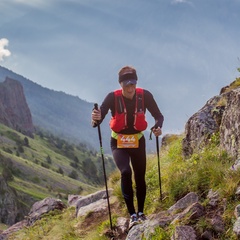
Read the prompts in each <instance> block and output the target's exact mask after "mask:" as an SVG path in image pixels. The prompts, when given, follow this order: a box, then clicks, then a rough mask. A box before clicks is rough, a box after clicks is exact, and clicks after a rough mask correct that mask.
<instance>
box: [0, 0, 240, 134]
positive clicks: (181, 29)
mask: <svg viewBox="0 0 240 240" xmlns="http://www.w3.org/2000/svg"><path fill="white" fill-rule="evenodd" d="M239 11H240V0H131V1H129V0H121V1H116V0H101V1H100V0H31V1H29V0H1V2H0V65H2V66H4V67H7V68H9V69H10V70H12V71H14V72H16V73H18V74H20V75H23V76H24V77H26V78H28V79H30V80H32V81H33V82H36V83H38V84H40V85H42V86H43V87H47V88H50V89H54V90H57V91H63V92H66V93H68V94H71V95H74V96H79V97H80V98H81V99H83V100H86V101H88V102H97V103H99V104H101V102H102V100H103V98H104V97H105V95H106V94H107V93H108V92H110V91H112V90H114V89H116V88H119V85H118V75H117V74H118V71H119V69H120V68H121V67H122V66H125V65H132V66H134V67H135V68H136V69H137V73H138V78H139V81H138V86H139V87H143V88H146V89H148V90H150V91H151V92H152V93H153V95H154V97H155V99H156V101H157V102H158V104H159V107H160V109H161V111H162V112H163V114H164V116H165V123H164V129H163V130H164V133H168V132H182V131H183V130H184V125H185V123H186V121H187V120H188V118H189V117H190V116H191V115H192V114H194V113H195V112H196V111H198V110H199V109H200V108H201V107H202V106H203V105H204V104H205V103H206V101H207V100H208V99H209V98H211V97H213V96H215V95H217V94H219V92H220V89H221V88H222V87H224V86H226V85H228V84H229V83H231V82H232V81H233V80H234V79H235V78H236V77H238V76H239V72H238V71H237V68H238V67H239V66H240V60H239V57H240V44H239V39H240V31H239V22H240V21H239V19H240V17H239Z"/></svg>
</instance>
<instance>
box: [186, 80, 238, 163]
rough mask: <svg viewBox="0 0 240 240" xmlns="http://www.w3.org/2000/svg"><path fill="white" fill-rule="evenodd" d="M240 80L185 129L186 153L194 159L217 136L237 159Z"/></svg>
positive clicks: (200, 111) (202, 109) (190, 121)
mask: <svg viewBox="0 0 240 240" xmlns="http://www.w3.org/2000/svg"><path fill="white" fill-rule="evenodd" d="M239 106H240V78H239V79H236V81H234V82H233V83H232V84H230V86H227V87H225V88H223V89H222V90H221V92H220V95H218V96H215V97H213V98H211V99H210V100H208V101H207V103H206V104H205V106H203V107H202V108H201V109H200V110H199V111H198V112H197V113H195V114H194V115H193V116H191V117H190V118H189V120H188V121H187V123H186V125H185V138H184V139H183V153H184V156H185V157H189V156H191V155H192V154H193V153H194V151H199V150H201V149H202V148H203V147H204V146H206V144H208V143H209V141H211V138H213V137H214V135H215V136H216V138H219V142H220V146H221V147H222V148H223V149H225V150H226V151H227V152H228V153H229V154H230V155H232V156H233V157H234V158H238V157H239V149H240V139H239V136H240V108H239Z"/></svg>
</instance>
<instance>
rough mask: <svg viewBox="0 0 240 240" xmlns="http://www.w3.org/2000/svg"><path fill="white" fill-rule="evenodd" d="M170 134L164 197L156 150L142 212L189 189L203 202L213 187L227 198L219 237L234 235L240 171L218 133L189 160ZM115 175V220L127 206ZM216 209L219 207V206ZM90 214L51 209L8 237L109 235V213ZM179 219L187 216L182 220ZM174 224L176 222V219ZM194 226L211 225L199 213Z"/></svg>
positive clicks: (165, 234)
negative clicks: (160, 191) (82, 216)
mask: <svg viewBox="0 0 240 240" xmlns="http://www.w3.org/2000/svg"><path fill="white" fill-rule="evenodd" d="M173 139H174V140H172V141H171V142H170V143H169V144H168V145H167V146H166V147H164V148H162V149H161V152H160V161H161V178H162V190H163V201H162V202H161V201H160V200H159V197H160V194H159V182H158V164H157V158H156V155H152V156H148V162H147V175H146V180H147V187H148V189H147V199H146V205H145V206H146V209H145V211H146V214H147V215H149V214H152V213H157V212H159V211H163V210H166V209H168V208H169V207H170V206H172V205H173V204H174V203H175V202H176V201H177V200H178V199H180V198H181V197H183V196H184V195H185V194H186V193H188V192H190V191H194V192H196V193H197V194H198V195H199V197H200V202H201V204H202V205H203V206H206V195H207V193H208V191H209V190H210V189H212V190H214V191H216V190H217V191H218V192H219V194H220V199H225V201H226V203H227V204H226V206H225V210H224V214H223V218H224V222H225V229H226V231H225V232H224V233H222V234H221V235H219V236H218V238H217V239H222V240H223V239H224V240H225V239H228V240H236V239H237V238H236V236H235V235H234V234H233V232H232V226H233V223H234V221H235V220H236V219H235V217H234V213H233V212H234V207H235V206H236V205H238V203H239V202H238V198H237V196H236V194H235V191H236V188H237V187H238V183H239V174H240V172H239V171H232V170H230V167H231V165H232V164H233V159H232V158H231V157H230V156H228V155H227V154H226V152H225V151H223V150H222V149H220V148H219V138H218V136H214V137H213V138H212V141H211V144H210V145H209V146H207V147H206V148H205V149H203V150H202V151H201V152H199V153H196V154H194V155H193V156H192V157H191V158H190V159H183V157H182V146H181V141H182V136H178V137H176V138H173ZM119 178H120V176H119V173H118V171H116V172H114V173H112V174H111V177H110V180H109V186H110V187H114V195H115V197H116V200H115V203H113V206H112V211H113V223H114V224H115V222H116V218H117V217H119V216H125V217H126V216H127V212H126V208H125V205H124V204H122V203H123V199H122V197H121V193H120V183H119ZM215 210H216V211H217V209H215ZM92 215H93V214H89V215H87V216H86V217H85V218H79V219H76V218H75V217H74V209H73V208H68V209H66V210H65V211H64V212H53V213H51V214H49V215H48V216H46V217H44V218H43V219H42V220H40V221H38V222H37V224H35V225H34V226H33V227H31V228H28V229H24V230H22V231H20V232H18V233H17V234H15V235H14V236H12V238H10V239H26V240H27V239H45V240H46V239H69V240H71V239H86V240H88V239H89V240H90V239H91V240H93V239H95V240H97V239H99V240H100V239H101V240H104V239H107V238H106V237H105V236H104V235H103V233H104V231H105V230H106V229H107V228H109V223H108V216H107V213H106V215H105V216H99V217H97V218H94V217H91V216H92ZM183 221H186V220H184V219H183ZM176 224H180V222H177V223H176ZM189 224H191V223H189ZM63 226H64V227H63ZM174 227H175V226H171V227H170V228H167V229H166V228H165V229H162V228H160V227H159V228H157V229H156V231H155V233H153V234H152V238H151V239H152V240H156V239H158V240H159V239H162V240H163V239H164V240H167V239H170V238H171V235H172V233H173V231H174ZM195 229H196V230H197V231H198V232H199V233H202V232H203V231H204V230H206V229H211V225H210V224H209V221H208V219H207V218H201V219H199V221H198V222H197V223H196V224H195Z"/></svg>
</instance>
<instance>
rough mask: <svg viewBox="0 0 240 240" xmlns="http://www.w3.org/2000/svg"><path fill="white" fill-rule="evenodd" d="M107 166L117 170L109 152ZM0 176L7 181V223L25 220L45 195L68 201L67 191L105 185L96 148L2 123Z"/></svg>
mask: <svg viewBox="0 0 240 240" xmlns="http://www.w3.org/2000/svg"><path fill="white" fill-rule="evenodd" d="M105 167H106V171H107V173H109V172H112V171H113V170H114V169H115V165H114V163H113V160H112V158H111V157H109V156H107V155H106V156H105ZM0 178H2V179H3V180H4V181H6V182H7V184H3V183H1V185H0V192H1V194H0V202H1V203H3V204H0V219H1V222H2V223H6V224H9V223H11V224H13V223H15V222H16V221H19V220H20V219H23V217H24V214H26V212H28V211H29V209H30V207H31V205H32V204H33V203H34V202H36V201H38V200H41V199H43V198H45V197H49V196H51V197H58V198H61V199H63V200H64V201H67V197H68V194H86V193H90V192H93V191H96V190H97V189H99V188H100V187H102V186H103V185H104V178H103V170H102V161H101V156H100V154H98V153H97V151H93V150H89V149H88V148H87V146H86V145H84V144H69V143H68V141H66V140H63V139H61V138H58V137H56V136H53V135H52V134H50V133H46V132H45V133H44V132H41V131H37V132H36V133H34V138H31V137H28V136H26V135H24V134H22V133H20V132H18V131H15V130H13V129H11V128H9V127H7V126H5V125H3V124H0ZM0 180H1V179H0ZM3 180H1V181H3ZM10 193H11V197H9V196H10V195H9V194H10ZM9 207H11V208H12V209H14V213H13V211H12V216H8V215H6V214H4V213H5V212H6V211H7V210H6V209H8V208H9Z"/></svg>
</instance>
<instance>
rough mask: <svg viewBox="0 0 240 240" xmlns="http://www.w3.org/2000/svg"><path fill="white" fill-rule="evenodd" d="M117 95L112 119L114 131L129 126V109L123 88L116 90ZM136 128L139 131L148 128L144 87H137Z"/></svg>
mask: <svg viewBox="0 0 240 240" xmlns="http://www.w3.org/2000/svg"><path fill="white" fill-rule="evenodd" d="M114 97H115V114H114V116H113V117H112V118H111V120H110V128H111V129H112V130H113V131H114V132H117V133H118V132H120V131H121V130H123V129H126V128H127V127H128V126H127V109H126V106H125V103H124V99H123V95H122V89H118V90H115V91H114ZM134 128H135V129H136V130H138V131H144V130H145V129H146V128H147V122H146V120H145V113H144V98H143V89H142V88H136V104H135V113H134Z"/></svg>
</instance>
